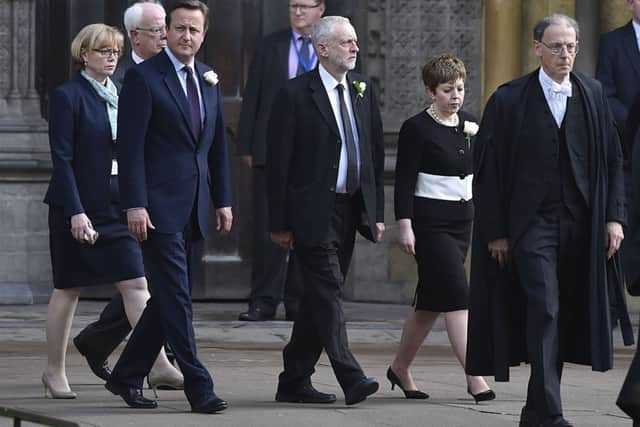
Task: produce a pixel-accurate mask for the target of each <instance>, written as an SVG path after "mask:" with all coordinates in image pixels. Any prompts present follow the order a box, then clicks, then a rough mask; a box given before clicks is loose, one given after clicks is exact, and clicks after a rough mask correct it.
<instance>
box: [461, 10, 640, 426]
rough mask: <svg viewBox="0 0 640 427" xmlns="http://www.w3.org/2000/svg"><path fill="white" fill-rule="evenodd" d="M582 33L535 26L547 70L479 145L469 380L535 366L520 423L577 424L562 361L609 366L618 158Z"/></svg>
mask: <svg viewBox="0 0 640 427" xmlns="http://www.w3.org/2000/svg"><path fill="white" fill-rule="evenodd" d="M578 36H579V28H578V24H577V22H576V21H575V20H573V19H572V18H570V17H568V16H564V15H552V16H548V17H546V18H543V19H542V20H540V21H539V22H538V23H537V24H536V26H535V28H534V30H533V38H534V40H533V49H534V51H535V54H536V56H537V57H538V59H539V61H540V68H539V69H537V70H536V71H534V72H532V73H530V74H528V75H526V76H524V77H521V78H519V79H516V80H514V81H511V82H508V83H506V84H504V85H502V86H501V87H499V88H498V89H497V91H496V92H495V93H494V94H493V95H492V97H491V98H490V100H489V101H488V103H487V106H486V109H485V112H484V116H483V118H482V123H481V125H480V132H479V133H478V135H477V137H476V142H475V149H474V163H475V165H474V171H475V174H474V200H475V208H476V216H475V218H476V219H475V224H474V237H473V248H472V257H471V263H472V264H471V285H470V286H471V300H470V308H469V344H468V350H467V351H468V353H467V373H468V374H470V375H495V377H496V380H498V381H508V379H509V367H510V366H511V365H513V364H517V363H519V362H528V363H530V364H531V374H530V377H529V386H528V390H527V402H526V405H525V407H524V408H523V411H522V415H521V419H520V424H519V425H520V426H541V425H542V426H571V425H572V424H571V423H569V422H568V421H567V420H566V419H565V418H564V417H563V412H562V403H561V398H560V381H561V376H562V366H563V363H564V362H572V363H579V364H584V365H590V366H591V367H592V368H593V370H597V371H605V370H607V369H610V368H611V363H612V362H611V361H612V359H613V358H612V348H611V342H612V340H611V323H610V322H612V321H613V322H614V323H615V321H616V320H617V319H611V318H609V296H610V295H614V294H616V292H617V294H616V295H617V296H618V297H620V296H621V295H622V293H621V288H620V287H619V286H618V285H619V284H616V283H612V282H613V280H611V281H609V282H607V268H608V267H609V265H608V262H607V261H608V260H612V259H613V255H614V254H616V252H617V251H618V249H619V247H620V243H621V242H622V239H623V238H624V235H623V231H622V224H623V222H624V221H625V209H624V194H623V192H624V187H623V182H622V156H621V151H620V144H619V140H618V135H617V132H616V130H615V127H614V126H613V119H612V117H611V113H610V110H609V107H608V106H607V103H606V97H605V94H604V93H603V90H602V87H601V86H600V84H599V83H598V82H597V81H595V80H594V79H591V78H589V77H586V76H583V75H581V74H578V73H573V72H572V69H573V64H574V60H575V58H576V54H577V53H578V46H579V45H578V39H579V37H578ZM619 314H620V315H621V317H624V318H626V319H627V320H628V316H627V313H626V308H621V310H620V311H619ZM623 332H629V331H628V330H627V329H626V328H623ZM487 334H490V335H491V337H490V339H487ZM631 337H632V335H631ZM626 338H629V335H627V336H626Z"/></svg>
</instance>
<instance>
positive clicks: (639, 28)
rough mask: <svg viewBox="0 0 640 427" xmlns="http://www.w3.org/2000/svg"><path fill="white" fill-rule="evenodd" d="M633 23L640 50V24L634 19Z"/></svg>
mask: <svg viewBox="0 0 640 427" xmlns="http://www.w3.org/2000/svg"><path fill="white" fill-rule="evenodd" d="M631 25H633V31H635V33H636V44H637V45H638V50H640V24H638V23H637V22H636V21H634V20H633V19H632V20H631Z"/></svg>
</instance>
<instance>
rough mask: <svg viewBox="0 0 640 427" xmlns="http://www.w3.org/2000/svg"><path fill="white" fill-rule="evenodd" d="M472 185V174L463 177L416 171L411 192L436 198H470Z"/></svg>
mask: <svg viewBox="0 0 640 427" xmlns="http://www.w3.org/2000/svg"><path fill="white" fill-rule="evenodd" d="M472 185H473V174H470V175H467V176H465V177H464V178H460V177H459V176H445V175H431V174H429V173H422V172H419V173H418V179H417V181H416V190H415V192H414V193H413V194H414V196H417V197H426V198H429V199H437V200H449V201H456V202H457V201H460V200H465V201H468V200H471V199H472V197H473V196H472V194H471V189H472Z"/></svg>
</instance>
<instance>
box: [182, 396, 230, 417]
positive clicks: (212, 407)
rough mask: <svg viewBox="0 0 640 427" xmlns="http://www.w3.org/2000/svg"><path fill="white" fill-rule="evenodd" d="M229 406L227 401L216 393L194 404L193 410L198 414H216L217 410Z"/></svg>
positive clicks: (222, 409)
mask: <svg viewBox="0 0 640 427" xmlns="http://www.w3.org/2000/svg"><path fill="white" fill-rule="evenodd" d="M228 407H229V404H228V403H227V402H226V401H224V400H222V399H220V398H219V397H218V396H216V395H215V394H214V395H213V397H212V398H211V399H209V400H207V401H205V402H203V403H201V404H198V405H195V406H193V407H192V408H191V412H194V413H196V414H215V413H216V412H220V411H224V410H225V409H227V408H228Z"/></svg>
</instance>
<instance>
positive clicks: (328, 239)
mask: <svg viewBox="0 0 640 427" xmlns="http://www.w3.org/2000/svg"><path fill="white" fill-rule="evenodd" d="M312 40H313V45H314V48H315V50H316V53H317V55H318V60H319V62H320V64H319V65H318V68H317V69H315V70H313V71H312V72H309V73H305V74H303V75H301V76H300V77H297V78H295V79H293V80H290V81H288V82H287V83H286V84H285V85H284V87H283V88H282V89H281V90H280V91H279V93H278V95H277V97H276V100H275V102H274V104H273V109H272V110H273V111H272V114H271V117H270V119H269V126H268V129H269V133H268V138H267V163H266V165H267V186H268V205H269V226H270V230H271V238H272V239H273V241H274V242H275V243H277V244H278V245H280V246H282V247H283V248H285V249H290V248H292V247H295V250H296V257H297V259H298V261H299V264H300V269H301V272H302V278H303V280H304V290H303V295H302V299H301V302H300V316H298V317H297V318H296V319H295V320H294V324H293V331H292V335H291V340H290V341H289V343H288V344H287V346H286V347H285V349H284V352H283V358H284V371H283V372H282V373H281V374H280V377H279V384H278V391H277V394H276V400H277V401H279V402H302V403H331V402H334V401H335V399H336V397H335V395H333V394H325V393H321V392H319V391H317V390H316V389H315V388H313V386H312V385H311V375H312V374H313V372H314V367H315V364H316V363H317V361H318V358H319V357H320V354H321V353H322V350H323V349H324V350H325V351H326V353H327V356H328V357H329V360H330V362H331V366H332V367H333V370H334V373H335V375H336V377H337V379H338V382H339V383H340V387H341V388H342V390H343V391H344V394H345V401H346V403H347V405H352V404H355V403H358V402H361V401H362V400H364V399H366V398H367V396H369V395H370V394H372V393H375V392H376V391H377V390H378V383H377V381H375V380H374V379H372V378H367V377H366V376H365V375H364V372H363V371H362V368H361V367H360V365H359V364H358V362H357V361H356V359H355V357H354V356H353V354H352V353H351V351H350V350H349V347H348V343H347V333H346V327H345V320H344V313H343V311H342V288H343V284H344V279H345V276H346V275H347V271H348V268H349V263H350V261H351V255H352V253H353V247H354V241H355V233H356V229H358V230H359V231H360V232H361V233H363V235H365V236H366V237H367V238H368V239H370V240H371V241H373V242H377V241H378V240H380V238H381V237H382V233H383V231H384V222H383V221H384V183H383V172H384V144H383V134H382V120H381V118H380V112H379V110H378V106H377V104H376V101H375V97H374V96H373V91H372V90H367V86H366V84H365V83H364V81H363V78H362V76H359V75H357V74H355V73H352V72H350V71H351V70H353V69H354V67H355V65H356V59H357V55H358V39H357V36H356V33H355V30H354V29H353V27H352V26H351V24H350V23H349V20H348V19H346V18H343V17H339V16H332V17H325V18H322V19H320V20H319V21H318V22H317V23H316V24H315V26H314V27H313V30H312Z"/></svg>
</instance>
